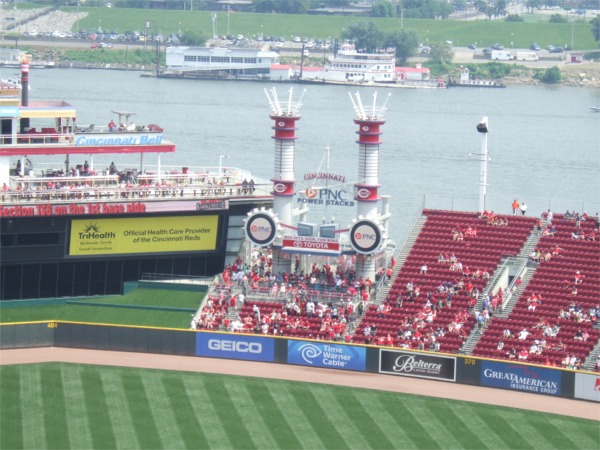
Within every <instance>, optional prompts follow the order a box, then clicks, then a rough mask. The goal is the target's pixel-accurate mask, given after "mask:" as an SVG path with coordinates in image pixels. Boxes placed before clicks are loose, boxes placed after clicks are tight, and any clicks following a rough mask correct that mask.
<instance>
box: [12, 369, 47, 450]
mask: <svg viewBox="0 0 600 450" xmlns="http://www.w3.org/2000/svg"><path fill="white" fill-rule="evenodd" d="M45 365H46V364H31V365H30V364H25V365H22V366H19V368H20V369H21V377H20V391H21V412H22V414H21V420H22V422H23V427H22V430H23V448H38V447H39V446H40V442H42V443H44V444H46V427H45V426H44V405H43V402H42V382H41V380H40V376H41V375H40V371H41V369H42V367H44V366H45ZM46 447H47V445H46Z"/></svg>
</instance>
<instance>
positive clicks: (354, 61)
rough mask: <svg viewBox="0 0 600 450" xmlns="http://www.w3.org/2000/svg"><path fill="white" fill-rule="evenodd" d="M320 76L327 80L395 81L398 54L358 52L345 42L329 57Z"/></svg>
mask: <svg viewBox="0 0 600 450" xmlns="http://www.w3.org/2000/svg"><path fill="white" fill-rule="evenodd" d="M319 78H322V80H323V81H325V82H328V81H330V82H360V83H369V82H370V83H394V82H395V81H396V79H397V75H396V54H395V53H393V52H389V53H388V52H386V53H364V52H358V51H357V50H356V49H355V48H354V46H352V45H351V44H348V43H345V44H342V45H341V47H340V50H339V51H338V52H337V53H336V54H335V55H333V56H331V57H329V61H328V62H327V63H326V64H325V66H324V67H323V71H322V73H321V74H320V75H319Z"/></svg>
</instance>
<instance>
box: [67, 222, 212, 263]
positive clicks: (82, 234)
mask: <svg viewBox="0 0 600 450" xmlns="http://www.w3.org/2000/svg"><path fill="white" fill-rule="evenodd" d="M218 225H219V216H216V215H214V216H178V217H174V216H169V217H143V218H142V217H140V218H132V217H128V218H123V219H85V220H79V219H78V220H72V221H71V234H70V237H71V238H70V241H69V255H71V256H80V255H81V256H87V255H125V254H135V253H165V252H190V251H209V250H215V249H216V246H217V231H218V228H219V227H218Z"/></svg>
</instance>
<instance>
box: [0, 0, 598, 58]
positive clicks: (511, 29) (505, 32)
mask: <svg viewBox="0 0 600 450" xmlns="http://www.w3.org/2000/svg"><path fill="white" fill-rule="evenodd" d="M5 8H6V6H5ZM61 10H62V11H67V12H77V11H79V12H85V13H87V14H88V15H87V16H86V17H85V18H84V19H82V20H80V21H79V23H77V24H75V26H74V27H73V30H72V31H77V30H78V29H80V28H84V29H87V30H93V31H96V30H97V29H98V28H102V29H103V30H110V31H112V30H115V31H117V32H120V33H123V32H125V31H139V32H140V33H142V34H143V33H144V31H145V25H146V23H147V21H149V22H150V31H149V33H150V34H151V33H153V32H160V33H162V34H169V33H180V32H184V31H185V30H190V31H194V32H202V33H203V34H204V35H205V36H207V37H210V36H212V34H213V22H212V14H213V13H212V12H211V11H162V10H154V9H133V8H127V9H124V8H76V7H62V8H61ZM522 16H523V17H524V18H525V19H526V22H505V21H504V20H493V21H490V20H468V21H462V20H432V19H407V18H405V19H403V20H402V21H401V20H400V19H399V18H397V17H396V18H368V19H366V20H374V21H375V23H376V25H377V27H378V28H379V29H380V30H381V31H385V32H390V31H394V30H398V29H400V28H401V26H402V27H403V28H404V29H405V30H409V31H415V32H416V33H417V36H418V37H419V39H420V40H421V41H422V42H423V43H434V42H443V41H445V40H452V41H453V42H454V45H455V46H467V45H468V44H471V43H474V42H477V43H478V45H479V46H480V47H486V46H490V45H492V44H494V43H496V42H499V43H501V44H503V45H504V46H505V47H507V48H508V47H511V42H512V44H513V45H512V46H513V47H515V48H528V47H529V45H530V44H531V43H532V42H538V43H539V45H540V46H542V47H545V46H547V45H550V44H552V45H556V46H565V45H568V46H569V47H570V46H571V43H573V48H574V49H575V50H592V49H597V48H598V45H597V43H596V41H595V40H594V38H593V35H592V32H591V25H590V23H589V20H590V19H591V18H592V17H591V16H588V17H586V19H587V20H583V18H581V17H580V16H578V17H577V18H576V19H575V20H574V21H573V22H572V23H563V24H551V23H548V18H549V16H546V15H531V14H524V15H522ZM359 20H365V19H364V18H362V17H356V16H315V15H288V14H251V13H239V12H236V13H230V14H227V13H226V12H218V13H217V19H216V21H215V27H216V30H215V31H216V34H217V35H226V34H232V35H237V34H242V35H244V36H247V37H252V36H255V35H257V34H263V35H264V36H278V37H279V36H285V37H286V38H287V39H291V37H292V36H301V37H302V36H306V37H309V38H313V39H317V38H321V39H326V38H329V39H334V38H335V37H337V36H340V35H341V34H342V32H343V30H344V28H345V27H347V26H348V24H349V23H351V22H355V21H359ZM534 20H535V21H534Z"/></svg>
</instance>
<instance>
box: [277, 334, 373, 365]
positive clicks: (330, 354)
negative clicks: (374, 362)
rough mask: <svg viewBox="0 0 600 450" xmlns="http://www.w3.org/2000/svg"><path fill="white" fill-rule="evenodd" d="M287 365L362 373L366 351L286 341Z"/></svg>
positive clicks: (332, 345) (340, 346)
mask: <svg viewBox="0 0 600 450" xmlns="http://www.w3.org/2000/svg"><path fill="white" fill-rule="evenodd" d="M288 363H289V364H299V365H301V366H313V367H327V368H329V369H343V370H357V371H360V372H364V371H365V365H366V350H365V348H364V347H354V346H351V345H336V344H325V343H316V342H306V341H288Z"/></svg>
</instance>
